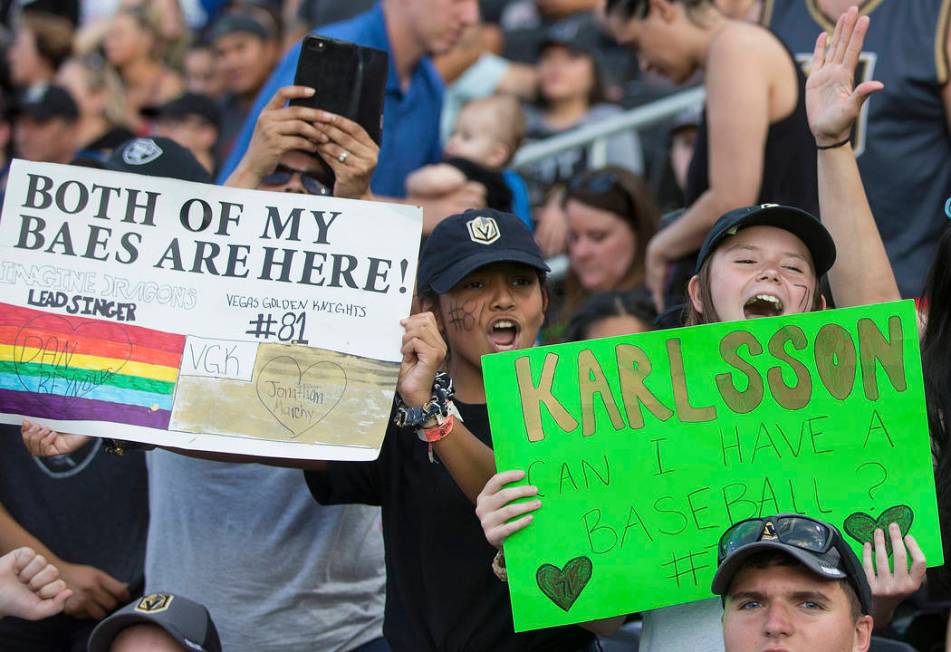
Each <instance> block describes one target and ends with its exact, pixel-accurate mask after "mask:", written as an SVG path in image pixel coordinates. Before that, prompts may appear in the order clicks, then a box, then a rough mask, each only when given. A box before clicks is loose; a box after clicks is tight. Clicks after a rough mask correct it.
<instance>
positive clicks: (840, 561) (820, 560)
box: [711, 514, 872, 614]
mask: <svg viewBox="0 0 951 652" xmlns="http://www.w3.org/2000/svg"><path fill="white" fill-rule="evenodd" d="M797 516H799V515H797V514H776V515H774V516H763V517H762V518H760V519H750V520H751V521H759V528H760V534H759V539H758V540H756V541H754V542H752V543H748V544H746V545H742V546H740V547H739V548H737V549H735V550H733V552H731V553H730V554H728V555H727V556H726V557H725V558H722V559H720V560H719V567H718V568H717V572H716V575H714V577H713V584H712V586H711V590H712V591H713V593H714V594H716V595H721V596H726V595H727V593H728V592H729V590H730V586H731V585H732V583H733V578H734V577H735V576H736V574H737V573H738V572H739V571H740V570H742V569H743V567H744V566H745V564H746V561H747V560H748V559H749V558H750V557H752V556H753V555H756V554H757V553H760V552H763V551H776V552H780V553H782V554H784V555H787V556H789V557H791V558H792V559H793V560H795V561H797V562H799V563H800V564H802V566H804V567H805V568H806V570H808V571H809V572H811V573H813V574H814V575H817V576H818V577H820V578H822V579H827V580H847V581H848V582H849V584H850V585H851V586H852V588H853V589H854V590H855V593H856V595H857V596H858V599H859V604H860V605H861V608H862V613H864V614H868V613H871V609H872V590H871V588H870V587H869V583H868V578H867V577H866V576H865V569H864V568H863V567H862V564H861V563H860V562H859V560H858V557H856V556H855V553H854V552H852V549H851V548H850V547H849V545H848V544H847V543H845V541H844V540H843V539H842V535H841V533H840V532H839V530H838V529H837V528H836V527H835V526H834V525H831V524H829V523H825V522H822V521H816V520H815V519H808V520H811V521H813V522H816V523H820V524H821V525H824V526H825V527H826V528H828V531H829V532H830V533H831V535H832V541H831V545H830V546H829V549H828V550H826V551H825V552H815V551H813V550H809V549H807V548H803V547H800V546H797V545H792V544H790V543H787V542H785V541H784V540H781V539H780V538H779V537H778V536H777V535H776V529H775V526H774V525H773V524H774V523H776V522H777V521H778V520H779V519H781V518H783V517H793V518H795V517H797Z"/></svg>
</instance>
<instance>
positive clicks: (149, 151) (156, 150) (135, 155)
mask: <svg viewBox="0 0 951 652" xmlns="http://www.w3.org/2000/svg"><path fill="white" fill-rule="evenodd" d="M161 155H162V148H161V147H159V146H158V145H156V144H155V141H154V140H152V139H151V138H136V139H135V140H134V141H132V143H130V144H129V146H128V147H126V148H125V150H124V151H123V152H122V160H123V161H125V162H126V163H128V164H129V165H145V164H146V163H151V162H152V161H154V160H155V159H157V158H158V157H159V156H161Z"/></svg>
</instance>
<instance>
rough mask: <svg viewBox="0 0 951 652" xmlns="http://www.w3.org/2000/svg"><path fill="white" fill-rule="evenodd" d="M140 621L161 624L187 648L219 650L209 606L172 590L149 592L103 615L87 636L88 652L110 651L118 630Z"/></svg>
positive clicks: (200, 651) (208, 650)
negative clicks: (103, 617)
mask: <svg viewBox="0 0 951 652" xmlns="http://www.w3.org/2000/svg"><path fill="white" fill-rule="evenodd" d="M141 624H149V625H157V626H159V627H161V628H162V629H164V630H165V631H166V632H168V634H169V635H170V636H171V637H172V638H174V639H175V640H176V641H178V642H179V643H180V644H182V645H183V646H184V647H185V649H186V650H195V652H221V640H220V639H219V638H218V629H217V628H216V627H215V623H214V622H213V621H212V620H211V616H210V615H209V614H208V610H207V609H206V608H205V607H204V606H202V605H200V604H198V603H197V602H194V601H193V600H189V599H188V598H186V597H183V596H181V595H175V594H172V593H151V594H149V595H146V596H144V597H142V598H140V599H138V600H136V601H135V602H132V603H131V604H127V605H126V606H124V607H123V608H122V609H120V610H119V611H117V612H115V613H114V614H112V615H111V616H109V617H108V618H106V619H104V620H103V621H102V622H100V623H99V624H98V625H96V628H95V629H94V630H93V631H92V634H91V635H90V637H89V652H109V648H110V647H111V646H112V642H113V640H115V638H116V636H118V635H119V632H121V631H122V630H123V629H125V628H126V627H130V626H132V625H141Z"/></svg>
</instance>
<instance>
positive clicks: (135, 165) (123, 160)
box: [105, 136, 213, 183]
mask: <svg viewBox="0 0 951 652" xmlns="http://www.w3.org/2000/svg"><path fill="white" fill-rule="evenodd" d="M105 167H106V169H108V170H115V171H116V172H132V173H134V174H144V175H146V176H148V177H169V178H172V179H181V180H182V181H195V182H197V183H213V180H212V178H211V174H210V173H209V172H208V170H206V169H205V168H204V167H202V165H201V163H199V162H198V159H196V158H195V155H194V154H192V153H191V152H190V151H189V150H187V149H185V148H184V147H182V146H181V145H179V144H178V143H176V142H175V141H174V140H171V139H169V138H162V137H161V136H149V137H148V138H133V139H132V140H127V141H126V142H124V143H123V144H121V145H119V146H118V147H116V148H115V149H114V150H112V154H110V155H109V158H108V159H106V163H105Z"/></svg>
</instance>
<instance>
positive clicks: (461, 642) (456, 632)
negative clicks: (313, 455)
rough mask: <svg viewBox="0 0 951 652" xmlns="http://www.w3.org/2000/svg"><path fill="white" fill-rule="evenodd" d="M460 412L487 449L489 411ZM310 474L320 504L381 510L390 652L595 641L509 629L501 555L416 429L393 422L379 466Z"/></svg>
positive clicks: (551, 651) (550, 651) (468, 408)
mask: <svg viewBox="0 0 951 652" xmlns="http://www.w3.org/2000/svg"><path fill="white" fill-rule="evenodd" d="M456 407H458V408H459V412H460V414H462V418H463V421H464V422H465V424H466V427H467V428H468V429H469V430H470V431H471V432H472V433H473V434H474V435H475V436H476V437H478V438H479V439H480V440H481V441H482V442H484V443H485V444H487V445H489V446H491V445H492V439H491V434H490V431H489V419H488V412H487V411H486V407H485V405H466V404H464V403H460V402H459V401H456ZM450 436H451V435H450ZM305 476H306V478H307V484H308V486H309V487H310V491H311V493H312V494H313V496H314V498H315V499H316V500H317V502H319V503H321V504H323V505H336V504H344V503H365V504H368V505H380V506H381V507H382V513H383V541H384V546H385V549H386V613H385V618H384V623H383V634H384V636H386V640H387V642H388V643H389V644H390V645H391V646H392V648H393V649H394V650H397V651H403V650H406V651H412V652H420V651H423V650H440V651H445V652H455V651H461V650H472V651H479V652H483V651H487V650H492V651H494V652H510V651H511V652H514V651H523V650H525V651H527V650H539V651H542V650H544V651H546V652H558V651H565V652H568V651H574V650H578V649H579V648H582V647H584V646H585V645H587V644H588V643H589V642H590V641H591V640H592V638H593V637H592V635H591V634H590V633H588V632H587V631H585V630H583V629H581V628H579V627H563V628H558V629H547V630H541V631H535V632H526V633H523V634H515V633H514V632H513V628H512V607H511V604H510V602H509V596H508V587H507V586H506V585H505V584H503V583H502V582H500V581H499V580H498V578H496V577H495V575H494V574H493V572H492V567H491V564H492V558H493V557H494V556H495V549H494V548H493V547H492V546H490V545H489V544H488V543H487V542H486V540H485V535H484V534H483V533H482V527H481V525H480V524H479V520H478V518H476V515H475V508H474V506H473V505H472V503H471V502H470V501H469V500H468V499H467V498H466V496H465V494H463V493H462V490H461V489H459V487H458V486H457V485H456V483H455V482H454V481H453V479H452V477H451V476H450V475H449V471H448V470H447V469H446V467H445V466H443V465H442V464H440V463H439V461H438V458H437V461H436V463H431V462H430V461H429V457H428V455H427V447H426V444H424V443H423V442H421V441H419V439H417V437H416V434H415V432H413V431H412V430H411V429H403V430H401V429H399V428H397V427H396V426H394V425H392V423H391V425H390V427H389V429H388V430H387V432H386V438H385V439H384V441H383V448H382V450H381V451H380V457H379V458H378V459H377V460H376V461H375V462H331V463H329V464H328V468H327V470H326V471H311V472H306V473H305ZM341 554H346V551H341Z"/></svg>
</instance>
